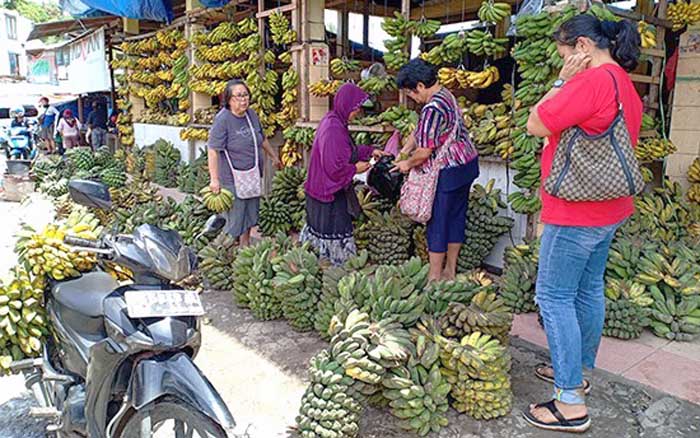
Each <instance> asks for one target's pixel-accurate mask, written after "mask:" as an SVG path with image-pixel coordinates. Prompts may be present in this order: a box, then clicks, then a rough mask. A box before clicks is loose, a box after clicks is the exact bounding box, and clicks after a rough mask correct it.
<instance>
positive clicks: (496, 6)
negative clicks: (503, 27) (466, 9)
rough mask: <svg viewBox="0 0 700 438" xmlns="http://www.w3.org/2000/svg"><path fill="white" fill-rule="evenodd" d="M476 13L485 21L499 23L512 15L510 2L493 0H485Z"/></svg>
mask: <svg viewBox="0 0 700 438" xmlns="http://www.w3.org/2000/svg"><path fill="white" fill-rule="evenodd" d="M476 15H477V16H478V17H479V20H481V21H482V22H484V23H499V22H500V21H502V20H503V19H504V18H506V17H507V16H509V15H510V5H509V4H508V3H495V2H494V1H493V0H484V2H482V3H481V6H480V7H479V10H478V12H477V13H476Z"/></svg>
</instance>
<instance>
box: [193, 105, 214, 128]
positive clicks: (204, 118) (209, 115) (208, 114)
mask: <svg viewBox="0 0 700 438" xmlns="http://www.w3.org/2000/svg"><path fill="white" fill-rule="evenodd" d="M219 110H220V108H219V107H218V106H210V107H209V108H200V109H198V110H195V112H194V122H195V123H198V124H201V125H211V124H213V123H214V117H216V115H217V114H218V113H219Z"/></svg>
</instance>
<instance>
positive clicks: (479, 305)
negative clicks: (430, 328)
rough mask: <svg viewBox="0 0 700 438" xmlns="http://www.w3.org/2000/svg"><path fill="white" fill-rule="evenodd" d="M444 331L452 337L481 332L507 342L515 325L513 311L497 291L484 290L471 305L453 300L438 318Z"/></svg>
mask: <svg viewBox="0 0 700 438" xmlns="http://www.w3.org/2000/svg"><path fill="white" fill-rule="evenodd" d="M439 323H440V328H441V333H442V334H443V335H444V336H446V337H449V338H459V339H461V338H463V337H464V336H466V335H468V334H470V333H474V332H481V333H483V334H485V335H490V336H493V337H495V338H496V339H498V340H499V341H501V343H502V344H504V345H507V344H508V334H509V333H510V328H511V326H512V325H513V314H512V313H510V311H509V309H508V307H507V306H506V304H505V302H504V301H503V300H502V299H501V298H500V297H498V296H497V295H496V294H495V293H488V292H487V291H481V292H479V293H477V294H476V295H474V297H473V298H472V300H471V303H470V304H463V303H456V302H453V303H451V304H450V305H449V306H448V308H447V310H446V312H445V313H444V314H443V315H442V316H441V317H440V320H439Z"/></svg>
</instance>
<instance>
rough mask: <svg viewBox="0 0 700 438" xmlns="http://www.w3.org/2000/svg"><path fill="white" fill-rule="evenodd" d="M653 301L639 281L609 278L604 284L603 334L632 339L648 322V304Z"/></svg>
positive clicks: (639, 333)
mask: <svg viewBox="0 0 700 438" xmlns="http://www.w3.org/2000/svg"><path fill="white" fill-rule="evenodd" d="M653 302H654V300H653V298H652V297H651V295H650V294H649V293H647V291H646V287H645V286H644V285H641V284H639V283H635V282H627V281H624V280H616V279H609V280H608V281H607V283H606V285H605V325H604V327H603V335H605V336H610V337H614V338H619V339H634V338H638V337H639V336H640V335H641V334H642V330H643V329H644V327H646V326H648V325H649V323H650V320H649V315H650V314H651V309H650V308H649V305H650V304H652V303H653Z"/></svg>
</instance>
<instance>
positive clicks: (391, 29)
mask: <svg viewBox="0 0 700 438" xmlns="http://www.w3.org/2000/svg"><path fill="white" fill-rule="evenodd" d="M415 27H416V22H415V21H411V20H409V19H408V18H406V17H404V16H403V15H402V14H401V12H399V11H396V12H394V17H393V18H387V19H385V20H384V21H383V22H382V29H383V30H384V32H386V33H387V34H388V35H389V36H390V37H398V36H406V35H408V34H409V33H411V32H413V30H414V29H415ZM387 49H388V47H387Z"/></svg>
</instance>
